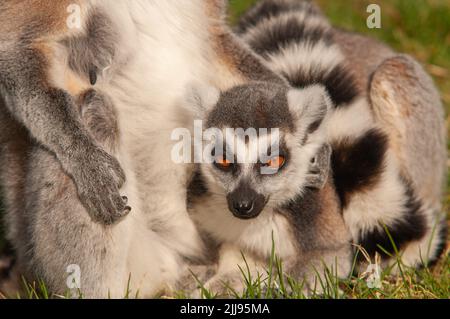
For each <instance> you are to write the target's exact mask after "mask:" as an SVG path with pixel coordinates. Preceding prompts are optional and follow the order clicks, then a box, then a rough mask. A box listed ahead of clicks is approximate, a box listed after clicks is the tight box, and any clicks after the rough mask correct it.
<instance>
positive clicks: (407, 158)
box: [191, 0, 446, 288]
mask: <svg viewBox="0 0 450 319" xmlns="http://www.w3.org/2000/svg"><path fill="white" fill-rule="evenodd" d="M237 32H238V34H239V35H240V37H241V38H242V39H244V40H245V41H246V42H247V43H248V44H249V45H250V46H251V47H252V48H253V50H255V52H257V53H258V54H259V55H260V56H262V58H263V59H264V61H265V64H266V65H267V66H268V67H269V68H270V69H271V70H273V71H275V72H277V73H278V74H281V75H283V77H285V78H286V79H287V80H288V81H289V83H290V84H291V85H292V86H293V87H296V88H298V89H299V90H300V92H302V91H303V96H302V93H300V92H299V93H298V95H297V96H296V99H292V98H291V99H288V100H289V101H290V103H286V101H283V100H282V99H278V98H277V99H276V98H273V96H277V97H278V95H276V94H273V95H270V94H269V92H272V93H273V92H277V91H278V90H277V87H276V86H267V85H266V86H264V85H259V84H254V85H248V86H241V87H236V88H233V89H232V90H229V91H226V92H223V93H221V94H216V96H217V99H216V101H215V103H211V102H209V103H206V104H205V105H203V107H204V108H207V111H206V112H205V113H206V119H207V123H208V127H209V126H217V127H218V128H220V129H223V128H226V127H241V126H244V128H245V127H250V126H252V125H255V126H256V127H259V125H266V126H267V125H268V128H270V127H274V126H275V127H277V126H282V127H289V125H290V123H292V124H291V125H293V131H294V132H295V131H302V130H305V129H306V128H307V127H308V125H309V124H308V123H309V122H308V121H303V123H302V120H301V117H300V121H297V122H295V121H294V122H290V120H289V118H290V116H293V117H295V116H294V114H295V113H296V112H295V110H293V109H292V105H295V104H297V105H301V104H302V103H304V104H307V103H308V102H309V103H311V101H314V98H311V97H308V93H307V92H309V91H310V89H309V87H310V86H311V85H315V84H321V85H323V86H324V87H325V88H326V91H327V93H328V95H329V96H330V99H331V102H332V104H333V109H332V110H331V111H330V112H329V114H328V119H327V121H326V122H325V123H323V124H322V125H320V128H321V130H324V131H325V133H324V134H325V136H326V137H325V141H326V142H327V143H329V144H330V145H331V147H332V156H331V173H332V175H331V176H332V178H330V181H329V182H330V183H332V184H333V187H331V190H329V191H328V192H327V194H328V196H329V198H330V196H331V197H332V195H330V194H333V192H334V189H335V190H336V193H337V197H336V198H335V199H328V200H324V199H321V198H320V196H316V200H318V201H314V200H312V198H314V196H312V195H311V194H310V193H308V192H306V193H305V194H303V193H304V188H303V187H302V185H305V184H304V183H305V179H304V177H303V176H302V174H301V171H305V170H306V167H307V166H308V163H309V162H308V158H311V156H312V154H311V153H308V152H307V151H306V149H307V145H308V144H305V145H306V146H303V145H302V143H303V142H304V140H303V139H302V138H301V136H300V137H299V136H298V137H297V140H295V138H292V137H291V138H290V140H291V142H290V143H288V142H285V143H284V145H285V146H284V147H285V150H284V152H285V154H289V155H288V156H285V158H284V161H286V163H285V164H284V165H286V168H285V169H284V170H283V169H282V170H280V172H279V173H278V175H276V176H268V177H260V176H258V171H257V170H255V169H252V168H251V167H255V166H251V165H250V166H248V167H247V166H242V167H241V166H239V165H238V164H236V165H235V166H233V169H229V168H228V164H229V163H228V162H227V163H226V164H227V168H226V170H224V169H223V168H222V167H221V166H220V165H217V164H212V165H210V164H201V165H200V166H199V171H198V174H197V178H196V179H194V181H193V183H192V185H191V187H192V188H193V189H194V190H193V191H191V194H193V198H192V203H193V207H192V214H193V216H194V219H195V220H196V222H197V223H198V224H199V227H200V229H202V230H203V231H205V232H206V233H208V234H209V236H210V237H212V238H213V239H215V240H217V241H218V242H219V243H223V244H224V246H225V248H224V249H225V251H224V252H223V256H226V258H229V259H230V260H234V261H239V260H241V259H240V255H239V251H240V250H242V251H243V252H244V253H248V254H250V256H253V257H254V258H256V259H261V258H263V259H264V258H268V257H269V256H270V251H271V245H272V242H271V240H270V239H271V235H272V234H273V236H274V240H275V247H276V248H277V251H278V253H279V254H280V255H281V256H282V257H284V258H285V259H287V260H288V264H292V262H291V260H301V261H302V262H301V263H300V264H303V265H304V261H305V260H304V259H303V258H306V259H307V258H308V257H307V256H306V257H304V256H302V255H301V251H302V248H304V247H308V245H309V247H310V249H311V250H312V251H314V249H315V248H317V247H320V245H318V246H315V244H316V243H317V242H319V243H322V242H321V240H322V239H323V238H324V237H323V236H322V235H321V232H324V233H326V234H331V232H329V230H330V229H332V230H334V231H335V233H340V234H341V235H340V236H339V237H336V238H335V240H336V241H335V243H336V244H337V247H345V245H344V243H345V241H346V240H347V237H346V236H345V234H343V233H341V232H342V231H344V230H345V229H348V235H350V236H351V239H352V241H353V242H354V243H356V244H359V245H361V246H362V248H364V249H365V250H366V251H367V252H368V253H369V255H370V256H371V257H373V256H374V254H375V253H376V252H377V253H379V254H381V256H382V257H383V264H387V263H389V261H390V260H392V259H390V256H393V255H395V250H396V249H398V250H399V251H400V254H401V255H402V260H403V262H404V263H405V264H407V265H410V266H419V265H422V264H423V262H425V263H427V264H429V263H431V262H433V261H434V260H436V259H437V258H438V257H439V255H440V254H441V253H442V250H443V247H444V245H445V241H446V235H445V234H446V222H445V216H444V215H445V214H443V213H442V205H441V200H442V187H443V181H444V178H445V171H446V143H445V140H446V138H445V129H444V121H443V109H442V105H441V102H440V99H439V95H438V93H437V91H436V89H435V87H434V85H433V83H432V80H431V79H430V77H429V76H428V75H427V74H426V73H425V72H424V71H423V69H422V68H421V67H420V66H419V65H418V63H417V62H415V61H414V60H413V59H411V58H410V57H408V56H405V55H396V54H395V53H394V52H392V51H391V50H390V49H388V48H386V47H385V46H384V45H382V44H379V43H377V42H375V41H373V40H370V39H367V38H365V37H362V36H360V35H356V34H353V33H347V32H345V31H341V30H337V29H333V28H332V27H331V26H330V25H329V23H328V21H327V20H326V19H325V18H324V17H323V16H322V15H321V14H320V12H319V11H318V9H316V7H315V6H312V5H311V4H310V3H307V2H299V1H293V0H265V1H261V2H259V3H258V4H257V5H256V6H255V7H254V8H252V9H251V10H249V11H248V12H247V13H246V14H245V15H244V16H243V18H242V19H241V21H240V23H239V25H238V27H237ZM203 90H204V89H203ZM211 90H213V89H211ZM201 91H202V90H200V93H198V94H199V95H200V96H201V95H202V93H201ZM315 93H316V94H318V95H319V96H320V94H319V93H318V92H315ZM280 94H281V93H280ZM209 95H211V94H210V93H209ZM269 96H272V98H268V97H269ZM316 98H317V97H316ZM201 100H202V99H201V98H197V99H194V101H197V104H201V103H200V102H199V101H201ZM287 104H289V105H287ZM311 104H314V103H311ZM280 110H282V111H280ZM291 114H292V115H291ZM302 114H303V113H302ZM304 116H306V117H307V116H308V112H304ZM286 135H287V134H286ZM283 138H285V137H284V135H283ZM306 140H307V141H308V139H306ZM295 142H296V143H297V144H295ZM302 147H303V148H302ZM306 154H308V155H306ZM253 156H256V155H255V154H253ZM302 156H305V157H304V158H303V159H302V160H301V161H299V160H298V158H300V157H302ZM284 161H283V163H284ZM291 161H292V163H291ZM278 163H279V161H278ZM262 164H264V163H262ZM293 166H294V168H293ZM294 176H296V177H297V178H296V179H293V180H292V178H293V177H294ZM323 192H325V191H322V192H321V191H316V194H322V193H323ZM302 195H303V196H302ZM317 197H318V198H317ZM233 200H237V201H238V202H239V201H241V202H242V203H246V204H245V205H243V204H242V205H240V204H238V205H237V206H236V205H235V204H230V201H233ZM333 200H335V201H337V202H338V203H339V205H338V206H339V208H335V210H334V211H330V212H328V213H327V209H325V212H324V211H322V210H320V208H318V207H321V205H324V206H325V207H326V205H331V206H332V207H336V206H333V205H337V204H336V203H333V204H330V201H331V202H333ZM320 201H323V202H324V204H321V203H320ZM252 203H253V205H251V204H252ZM311 203H312V204H311ZM302 204H304V205H309V204H311V205H312V207H308V208H310V210H308V209H304V208H305V207H302ZM241 206H242V207H244V210H247V208H248V210H250V211H251V213H252V217H253V219H250V220H244V218H242V216H239V214H238V213H236V209H237V208H236V207H238V210H239V207H241ZM286 207H288V209H287V212H288V214H286ZM254 210H257V212H255V211H254ZM340 210H342V217H343V220H344V221H345V226H344V225H342V224H341V222H340V219H339V218H338V217H337V216H335V217H334V219H332V218H331V217H328V216H332V215H333V214H334V215H339V213H337V211H340ZM253 213H254V214H253ZM289 213H290V219H289V218H286V215H288V216H289ZM246 214H247V215H248V214H250V213H248V212H246ZM235 216H238V217H241V219H239V218H236V217H235ZM322 216H324V217H323V222H320V224H318V223H316V222H317V220H318V219H319V220H320V218H322ZM325 216H327V217H325ZM327 218H328V219H327ZM299 225H300V226H299ZM321 227H322V228H323V229H321ZM334 227H336V228H334ZM287 229H289V231H288V230H287ZM298 229H300V230H301V231H299V232H296V230H298ZM314 232H316V233H317V235H316V236H314V235H313V233H314ZM344 232H345V231H344ZM292 234H294V235H292ZM391 238H392V240H393V241H394V243H395V246H396V247H394V245H392V243H391ZM295 239H298V242H296V241H295ZM305 239H306V240H305ZM332 240H333V239H332V238H331V236H330V237H326V240H325V242H330V241H332ZM294 243H297V245H295V244H294ZM339 244H341V246H340V245H339ZM303 245H304V246H303ZM379 246H381V247H382V248H381V249H380V248H379ZM311 247H313V248H311ZM333 247H336V246H332V244H331V246H330V248H331V249H332V248H333ZM299 248H300V249H299ZM230 250H231V251H233V250H234V253H233V252H230ZM319 251H320V249H319ZM341 252H346V251H345V250H341V251H336V252H335V255H340V256H342V254H341ZM328 254H329V252H328V251H327V250H326V249H325V250H324V256H322V257H323V258H324V259H327V258H326V256H329V255H328ZM318 255H319V256H320V254H318ZM331 255H333V253H331ZM236 256H237V257H236ZM344 256H345V254H344ZM315 257H316V258H319V259H320V257H317V256H315ZM360 257H362V254H360ZM226 258H225V257H224V258H222V259H221V261H220V262H221V263H223V264H224V265H225V266H221V265H220V264H219V274H218V275H217V277H216V278H213V279H212V280H211V281H210V283H209V285H211V286H212V287H215V288H217V286H216V284H218V282H219V281H221V280H222V279H223V278H221V275H220V272H222V274H223V273H225V274H226V273H227V272H232V269H233V270H235V271H236V266H235V263H233V262H229V261H226V260H225V259H226ZM312 260H314V258H313V259H312ZM363 260H364V258H360V261H363ZM294 264H295V262H294ZM341 270H342V271H343V272H345V271H346V270H348V269H346V268H345V266H344V267H343V269H342V266H341ZM291 271H293V272H295V269H294V270H292V269H291ZM238 272H239V271H238ZM238 275H240V274H238ZM228 279H229V278H228ZM230 280H231V281H233V280H234V279H230Z"/></svg>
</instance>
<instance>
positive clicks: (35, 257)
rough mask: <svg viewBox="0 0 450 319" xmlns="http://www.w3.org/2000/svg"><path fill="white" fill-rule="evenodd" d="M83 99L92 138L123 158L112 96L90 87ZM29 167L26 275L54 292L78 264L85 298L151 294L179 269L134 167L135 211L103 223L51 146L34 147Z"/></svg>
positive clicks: (131, 196)
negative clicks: (144, 202)
mask: <svg viewBox="0 0 450 319" xmlns="http://www.w3.org/2000/svg"><path fill="white" fill-rule="evenodd" d="M79 102H80V105H81V108H80V114H81V119H82V122H83V123H84V124H85V125H86V128H87V129H88V131H89V132H90V134H91V135H92V137H93V138H94V139H95V140H96V141H97V142H98V143H99V144H101V145H102V146H103V147H104V148H105V150H106V151H107V152H109V153H111V155H113V156H115V157H117V158H119V159H121V160H123V157H124V156H125V155H124V154H122V153H121V151H120V146H119V143H118V142H119V140H118V132H117V123H116V116H115V112H114V108H113V105H112V103H111V101H110V100H109V98H108V97H107V96H104V95H102V94H101V93H99V92H97V91H94V90H89V91H87V92H85V93H83V94H82V95H81V96H80V97H79ZM29 170H30V174H29V175H28V179H27V183H26V185H27V187H26V193H25V198H26V199H27V206H26V211H27V212H29V214H30V215H32V216H33V217H32V218H33V220H34V222H33V223H31V225H30V229H29V235H28V236H27V238H28V239H29V241H28V242H27V244H28V246H29V250H28V251H29V255H28V256H27V257H28V258H29V260H30V261H29V262H28V264H29V265H30V266H29V271H28V273H31V274H32V275H33V277H35V278H38V279H43V280H44V282H46V283H48V287H49V289H50V290H51V291H54V292H57V293H61V294H63V293H64V292H65V291H67V290H68V289H67V280H68V278H72V277H70V276H69V275H70V274H69V273H67V271H68V270H71V271H73V269H74V268H69V269H68V267H69V266H70V265H75V267H79V269H80V271H81V274H80V275H81V276H80V280H81V289H80V290H78V289H72V290H71V291H70V292H71V294H72V295H75V297H76V296H78V294H79V293H80V292H81V293H82V294H83V296H85V297H103V298H104V297H108V296H111V297H113V298H123V297H125V296H131V297H153V296H155V294H157V293H159V292H160V291H162V290H163V289H166V288H167V285H171V284H173V282H174V280H175V279H176V278H177V274H178V273H181V272H182V269H181V268H182V267H181V266H180V265H181V263H182V262H181V260H180V259H181V258H179V257H178V256H177V255H176V254H174V252H173V251H171V250H170V248H168V247H167V246H166V245H165V241H164V240H163V239H161V237H160V236H159V235H158V234H156V232H155V231H153V230H152V229H150V228H149V227H148V224H147V220H146V215H145V214H144V213H143V210H142V207H141V205H140V203H141V202H140V197H139V195H138V194H139V193H138V191H137V187H136V181H135V178H134V176H133V173H132V172H131V171H127V172H126V173H127V182H126V184H125V185H124V190H126V192H127V195H128V199H127V198H124V201H125V202H128V203H129V204H130V206H132V207H133V209H132V210H133V211H132V213H131V214H129V215H128V216H127V217H126V218H125V219H124V220H123V221H122V222H120V223H119V224H116V225H109V226H105V225H101V224H97V223H94V222H92V220H91V219H90V217H89V215H88V214H87V213H86V209H85V208H84V206H83V205H82V204H81V202H80V200H79V198H78V196H77V192H76V189H75V185H74V183H73V182H72V180H71V179H70V178H69V177H68V176H67V175H66V174H65V173H64V171H63V170H62V169H61V165H60V164H59V162H58V161H57V160H56V158H55V157H54V156H53V155H52V154H51V153H49V152H47V150H45V149H43V148H40V147H36V150H35V151H34V152H33V155H32V158H30V161H29ZM129 209H130V208H129V207H128V208H127V210H129ZM29 218H30V217H29ZM155 260H157V261H158V262H157V263H155ZM127 289H128V291H127Z"/></svg>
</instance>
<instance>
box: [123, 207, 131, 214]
mask: <svg viewBox="0 0 450 319" xmlns="http://www.w3.org/2000/svg"><path fill="white" fill-rule="evenodd" d="M124 212H125V214H129V213H130V212H131V207H130V206H127V207H125V210H124Z"/></svg>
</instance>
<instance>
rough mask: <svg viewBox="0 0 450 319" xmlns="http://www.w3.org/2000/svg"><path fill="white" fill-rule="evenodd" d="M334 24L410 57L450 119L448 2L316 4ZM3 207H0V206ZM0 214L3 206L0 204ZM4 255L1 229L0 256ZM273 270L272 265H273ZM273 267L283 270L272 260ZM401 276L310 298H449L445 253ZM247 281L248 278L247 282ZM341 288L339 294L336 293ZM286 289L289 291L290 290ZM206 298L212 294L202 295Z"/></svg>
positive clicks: (267, 292) (240, 0)
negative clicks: (371, 17) (373, 23)
mask: <svg viewBox="0 0 450 319" xmlns="http://www.w3.org/2000/svg"><path fill="white" fill-rule="evenodd" d="M230 2H231V15H230V19H231V21H232V23H233V22H235V21H236V20H237V18H238V16H239V15H240V14H241V13H242V12H244V11H245V10H246V9H247V8H248V7H249V6H250V5H252V4H253V3H255V2H256V1H255V0H231V1H230ZM316 2H317V3H318V4H319V5H320V6H321V8H322V9H323V11H324V12H325V13H326V15H327V16H328V17H329V18H330V19H331V21H332V22H333V24H334V25H336V26H339V27H343V28H346V29H348V30H352V31H358V32H361V33H364V34H367V35H368V36H371V37H374V38H377V39H379V40H381V41H383V42H385V43H387V44H389V45H390V46H391V47H393V48H395V49H396V50H397V51H399V52H404V53H408V54H411V55H412V56H414V57H415V58H416V59H418V60H419V61H420V62H421V63H422V64H423V65H424V66H425V67H426V69H427V70H428V72H429V73H430V74H431V75H432V76H433V78H434V80H435V81H436V83H437V85H438V87H439V89H440V91H441V95H442V99H443V101H444V103H445V106H446V110H447V114H450V2H449V1H448V0H414V1H411V0H377V1H372V0H316ZM371 3H377V4H379V5H380V7H381V11H382V28H381V29H368V28H367V26H366V19H367V16H368V13H366V8H367V6H368V5H369V4H371ZM447 122H448V123H449V122H450V118H449V117H448V118H447ZM449 189H450V177H449V179H448V187H447V196H446V199H445V203H446V207H447V209H446V211H447V215H448V212H449V209H448V207H450V192H449ZM0 204H1V203H0ZM0 212H1V205H0ZM1 250H2V240H1V227H0V252H1ZM274 265H275V266H274ZM272 266H273V267H281V266H282V265H281V264H280V263H279V262H277V261H276V260H275V261H274V264H273V265H272ZM402 269H403V274H402V276H394V275H392V274H391V272H390V269H387V270H385V271H384V272H383V273H382V276H381V278H382V283H383V285H382V288H381V289H370V288H368V287H367V283H366V281H365V280H364V279H363V278H361V277H360V276H355V277H350V278H348V279H345V280H340V281H337V280H336V279H335V278H333V276H329V278H325V280H328V281H330V282H331V283H332V285H330V287H334V288H332V289H331V288H330V289H329V290H328V291H326V292H325V293H323V294H321V295H313V296H309V297H312V298H319V297H320V298H324V297H329V298H336V297H339V298H450V291H449V290H450V258H449V257H448V254H446V256H445V257H443V258H442V260H440V261H439V263H438V264H437V265H436V266H435V267H433V268H432V269H428V268H425V269H421V270H416V269H410V268H408V267H404V266H403V268H402ZM246 276H247V278H246ZM243 277H244V279H247V280H248V285H247V288H246V290H245V291H243V292H234V294H235V296H236V297H255V298H262V297H268V298H306V297H307V296H305V295H304V293H303V289H302V288H301V283H296V282H294V281H289V280H288V281H284V282H280V280H281V279H282V280H285V279H284V278H273V271H270V269H269V271H268V273H267V274H265V275H264V276H261V278H248V275H246V274H245V269H244V270H243ZM338 287H339V289H337V288H338ZM288 288H289V289H288ZM25 291H26V293H25V294H24V296H23V297H25V298H42V297H44V298H45V297H49V296H51V294H49V292H48V291H47V290H46V288H45V285H42V283H39V284H31V285H30V284H27V289H26V290H25ZM205 294H206V296H207V297H213V294H211V293H209V292H205Z"/></svg>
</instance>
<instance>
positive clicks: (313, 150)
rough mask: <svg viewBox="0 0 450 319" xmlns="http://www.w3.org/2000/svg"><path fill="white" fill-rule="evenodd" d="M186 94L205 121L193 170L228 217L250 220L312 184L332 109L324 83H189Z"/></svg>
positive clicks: (283, 202)
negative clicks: (214, 85)
mask: <svg viewBox="0 0 450 319" xmlns="http://www.w3.org/2000/svg"><path fill="white" fill-rule="evenodd" d="M188 100H189V107H190V108H191V109H194V110H195V114H196V118H197V119H202V120H203V121H204V122H203V148H201V149H200V148H196V152H197V154H196V155H197V158H199V156H198V155H199V154H198V152H200V151H201V152H202V154H201V157H202V159H203V161H202V163H201V164H199V176H200V177H201V179H202V180H203V183H204V186H205V187H206V189H207V190H208V193H209V194H210V195H211V196H217V197H222V198H223V199H226V201H227V204H228V208H229V210H230V211H231V213H233V215H234V216H236V217H238V218H241V219H250V218H255V217H257V216H258V215H259V214H261V213H262V212H263V211H264V208H265V207H271V208H277V207H281V206H283V205H285V204H286V203H288V202H289V201H290V200H292V199H294V198H295V197H296V196H297V195H300V194H301V193H302V192H303V191H304V189H305V188H306V187H308V186H314V183H316V182H317V179H316V182H314V177H315V176H314V174H317V172H314V171H312V170H313V169H314V167H315V165H316V166H317V161H318V159H317V155H318V153H319V150H321V149H323V146H324V144H325V129H324V122H325V121H326V118H327V113H328V111H329V109H330V107H331V106H330V103H331V102H330V99H329V98H328V95H327V93H326V91H325V88H324V87H322V86H320V85H312V86H308V87H305V88H303V89H291V88H288V87H286V86H283V85H278V84H270V83H265V82H253V83H250V84H245V85H241V86H236V87H233V88H231V89H229V90H227V91H224V92H220V91H219V90H217V89H215V88H212V87H196V88H195V89H192V90H191V91H190V94H189V99H188ZM328 155H329V153H328ZM327 163H328V162H327ZM311 178H313V179H311ZM311 183H312V184H311Z"/></svg>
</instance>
